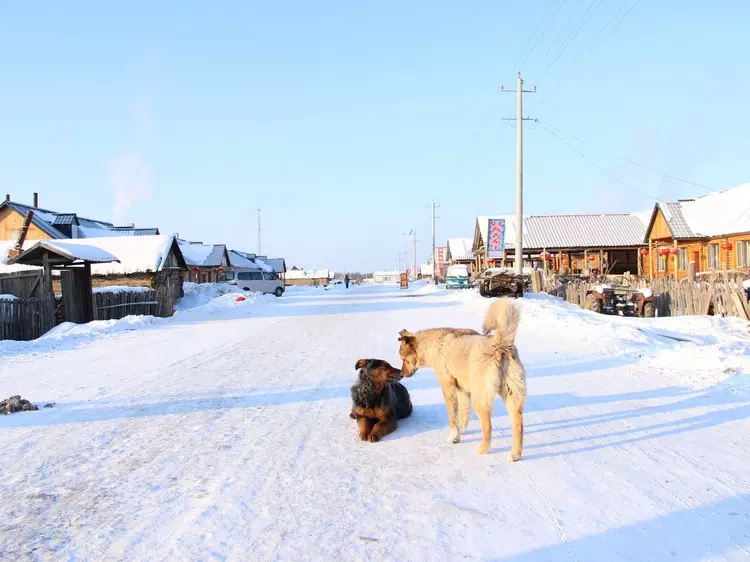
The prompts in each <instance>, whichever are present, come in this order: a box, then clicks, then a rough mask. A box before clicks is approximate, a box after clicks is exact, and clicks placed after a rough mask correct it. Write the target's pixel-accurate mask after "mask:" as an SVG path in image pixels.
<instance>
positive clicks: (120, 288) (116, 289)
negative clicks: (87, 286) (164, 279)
mask: <svg viewBox="0 0 750 562" xmlns="http://www.w3.org/2000/svg"><path fill="white" fill-rule="evenodd" d="M93 291H94V293H146V292H148V291H150V289H149V288H148V287H129V286H127V285H110V286H108V287H94V289H93Z"/></svg>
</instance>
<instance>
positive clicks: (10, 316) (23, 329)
mask: <svg viewBox="0 0 750 562" xmlns="http://www.w3.org/2000/svg"><path fill="white" fill-rule="evenodd" d="M54 326H55V301H54V299H52V298H51V297H47V298H44V299H37V298H31V299H16V300H12V301H8V300H0V340H19V341H29V340H34V339H36V338H38V337H41V336H43V335H44V334H45V333H47V332H48V331H49V330H51V329H52V328H53V327H54Z"/></svg>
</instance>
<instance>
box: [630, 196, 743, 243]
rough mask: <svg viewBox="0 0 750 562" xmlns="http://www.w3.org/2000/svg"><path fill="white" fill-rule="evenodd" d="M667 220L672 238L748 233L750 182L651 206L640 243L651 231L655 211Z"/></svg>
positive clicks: (646, 239)
mask: <svg viewBox="0 0 750 562" xmlns="http://www.w3.org/2000/svg"><path fill="white" fill-rule="evenodd" d="M659 210H660V211H661V212H662V215H663V216H664V219H665V220H666V221H667V225H668V226H669V230H670V231H671V232H672V237H673V238H677V239H680V238H714V237H717V236H729V235H731V234H741V233H744V232H750V183H746V184H742V185H738V186H737V187H733V188H732V189H728V190H726V191H720V192H717V193H711V194H710V195H706V196H704V197H699V198H697V199H692V200H685V201H670V202H659V203H657V204H656V205H654V209H653V212H652V214H651V221H650V223H649V226H648V229H647V232H646V234H645V235H644V240H645V241H648V234H649V233H650V232H651V228H653V225H654V221H655V220H656V213H657V211H659Z"/></svg>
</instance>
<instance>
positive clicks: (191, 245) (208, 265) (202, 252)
mask: <svg viewBox="0 0 750 562" xmlns="http://www.w3.org/2000/svg"><path fill="white" fill-rule="evenodd" d="M179 245H180V250H181V251H182V255H183V256H184V257H185V263H186V264H187V270H186V271H185V272H184V274H183V276H184V278H185V281H192V282H193V283H218V282H219V281H220V280H221V274H222V272H223V271H226V270H227V269H229V267H230V260H229V253H228V252H227V247H226V246H225V245H224V244H203V243H202V242H188V241H186V240H179Z"/></svg>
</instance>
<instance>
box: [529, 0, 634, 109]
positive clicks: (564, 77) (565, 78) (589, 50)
mask: <svg viewBox="0 0 750 562" xmlns="http://www.w3.org/2000/svg"><path fill="white" fill-rule="evenodd" d="M628 1H629V0H623V2H622V3H621V4H620V7H619V8H618V9H617V11H616V12H615V13H614V14H613V15H612V17H610V18H609V20H608V21H607V23H606V24H604V26H603V27H602V28H601V29H600V30H599V32H598V33H597V34H596V35H595V36H594V38H593V39H592V40H591V42H590V43H589V44H588V46H587V47H586V48H585V49H583V50H582V51H581V52H580V53H579V54H578V56H577V57H576V58H575V60H574V61H573V62H572V63H571V64H570V69H571V70H570V71H568V73H567V74H566V73H565V72H563V73H562V74H561V75H560V78H559V79H558V80H557V82H556V83H555V85H554V87H553V90H550V92H551V91H554V89H557V88H558V87H560V86H563V85H565V84H566V83H567V82H568V79H569V77H570V73H571V71H572V70H574V69H575V67H576V65H577V64H578V62H579V61H580V60H581V59H582V58H583V57H584V56H585V55H586V54H587V53H592V54H593V53H594V52H596V50H597V49H598V48H599V47H600V46H601V45H602V44H603V43H604V42H605V41H606V40H607V39H608V38H609V37H610V36H611V35H612V34H613V33H614V32H615V30H616V29H617V28H618V27H619V26H620V25H621V24H622V22H623V21H624V20H625V18H626V17H628V14H630V12H632V11H633V8H635V6H636V4H638V2H639V1H640V0H635V1H634V2H633V3H632V4H631V5H630V8H628V10H627V11H626V12H625V13H624V14H623V15H622V16H621V17H620V18H619V19H618V20H617V22H616V23H615V24H614V25H613V26H612V27H611V28H610V29H609V33H607V34H606V35H604V36H603V37H602V35H603V34H604V33H605V31H606V30H607V28H609V26H610V25H611V24H612V22H614V21H615V18H617V15H618V14H619V13H620V12H621V11H622V10H623V9H624V8H625V6H627V5H628ZM600 37H602V39H601V41H599V42H598V43H597V40H598V39H599V38H600ZM594 45H596V46H595V47H594V48H593V49H592V47H593V46H594ZM546 99H547V96H542V98H541V99H540V100H539V102H538V103H537V104H536V107H537V108H538V107H539V106H540V105H541V103H542V102H543V101H545V100H546Z"/></svg>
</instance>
